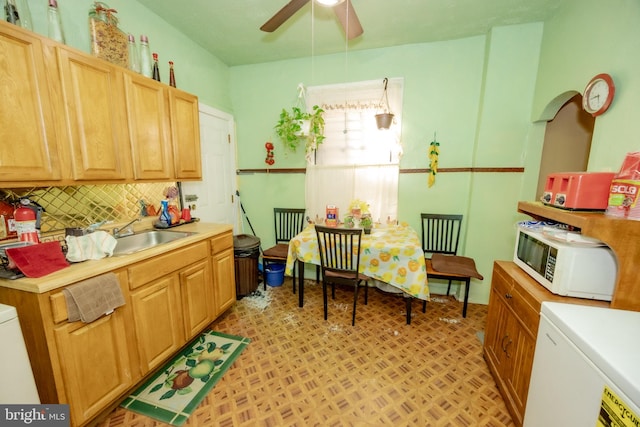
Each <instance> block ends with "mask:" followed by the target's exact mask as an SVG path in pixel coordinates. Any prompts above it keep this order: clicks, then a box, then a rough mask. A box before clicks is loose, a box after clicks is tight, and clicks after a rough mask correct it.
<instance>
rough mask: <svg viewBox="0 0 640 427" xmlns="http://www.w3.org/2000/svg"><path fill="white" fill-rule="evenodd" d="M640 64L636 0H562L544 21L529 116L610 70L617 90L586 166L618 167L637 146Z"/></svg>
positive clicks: (535, 116)
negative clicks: (558, 97) (559, 7)
mask: <svg viewBox="0 0 640 427" xmlns="http://www.w3.org/2000/svg"><path fill="white" fill-rule="evenodd" d="M639 69H640V2H638V1H637V0H607V1H606V2H603V1H599V0H570V1H567V2H565V3H563V5H562V8H561V9H560V10H559V11H558V13H556V14H555V15H554V17H553V19H551V20H550V21H549V22H547V23H546V24H545V29H544V37H543V40H542V52H541V55H540V68H539V70H538V82H537V85H536V95H535V100H534V106H533V111H532V113H533V114H532V119H533V120H539V119H541V118H542V119H548V118H549V115H550V114H551V115H553V114H555V112H556V110H557V109H555V110H554V109H547V106H548V104H549V103H550V102H551V101H552V100H553V99H554V98H555V97H556V96H558V95H561V94H563V93H566V92H574V93H575V92H579V93H582V92H583V90H584V87H585V86H586V84H587V83H588V82H589V80H590V79H591V78H592V77H593V76H595V75H596V74H599V73H609V74H610V75H611V76H612V77H613V80H614V82H615V85H616V96H615V99H614V101H613V103H612V104H611V107H610V108H609V110H608V111H607V112H606V113H605V114H604V115H602V116H599V117H598V118H597V119H596V122H595V127H594V133H593V141H592V147H591V156H590V158H589V166H588V169H589V170H591V171H617V170H618V169H619V168H620V165H621V164H622V161H623V159H624V156H625V154H626V153H627V152H631V151H638V149H639V148H640V144H639V143H638V137H639V135H640V121H639V120H638V113H639V112H640V109H639V108H638V105H637V103H636V101H637V100H638V99H639V98H640V79H639V78H638V70H639ZM546 110H548V111H546ZM534 191H535V190H534Z"/></svg>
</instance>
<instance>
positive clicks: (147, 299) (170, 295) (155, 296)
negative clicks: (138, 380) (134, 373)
mask: <svg viewBox="0 0 640 427" xmlns="http://www.w3.org/2000/svg"><path fill="white" fill-rule="evenodd" d="M131 305H132V311H133V318H134V323H135V331H136V344H137V346H138V353H139V356H140V369H141V371H142V375H144V374H146V373H147V372H149V371H151V370H152V369H154V368H155V367H157V366H158V365H160V364H161V363H163V362H164V361H165V360H167V359H168V358H169V357H170V356H171V355H173V354H174V353H175V352H176V351H177V350H178V349H180V347H181V346H182V344H183V343H184V340H183V337H184V334H183V332H182V326H181V325H182V316H181V307H180V291H179V288H178V277H177V275H175V274H173V275H170V276H167V277H163V278H162V279H158V280H156V281H154V282H151V283H150V284H148V285H145V286H143V287H141V288H140V289H139V290H137V291H135V292H133V293H132V294H131Z"/></svg>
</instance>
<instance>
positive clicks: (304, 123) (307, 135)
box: [275, 105, 325, 154]
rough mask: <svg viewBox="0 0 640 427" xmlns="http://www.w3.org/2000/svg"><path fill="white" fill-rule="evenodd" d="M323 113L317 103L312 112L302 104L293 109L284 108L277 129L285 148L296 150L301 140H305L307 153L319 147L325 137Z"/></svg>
mask: <svg viewBox="0 0 640 427" xmlns="http://www.w3.org/2000/svg"><path fill="white" fill-rule="evenodd" d="M323 113H324V110H323V109H322V108H320V107H319V106H317V105H314V106H313V111H312V112H311V113H308V112H306V111H304V110H303V109H302V107H300V106H294V107H292V108H291V111H287V110H286V109H284V108H283V109H282V112H281V113H280V119H279V120H278V123H277V124H276V126H275V130H276V134H277V135H278V137H279V138H280V140H282V143H283V144H284V146H285V148H287V149H288V150H290V151H292V152H296V150H297V149H298V146H299V145H300V143H301V142H304V146H305V151H306V153H307V154H309V153H310V152H312V151H313V150H315V149H316V148H318V144H321V143H322V141H323V140H324V138H325V136H324V116H323Z"/></svg>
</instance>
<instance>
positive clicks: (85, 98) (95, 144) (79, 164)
mask: <svg viewBox="0 0 640 427" xmlns="http://www.w3.org/2000/svg"><path fill="white" fill-rule="evenodd" d="M57 51H58V63H59V67H60V74H61V80H62V96H63V98H64V103H65V106H66V108H65V112H64V113H65V118H66V129H67V134H68V135H67V136H68V138H69V144H70V150H71V163H72V173H73V179H75V180H122V179H125V178H127V177H128V176H129V175H130V173H129V169H130V155H129V152H130V148H129V141H128V138H129V135H128V131H127V121H126V115H125V108H126V103H125V101H124V85H123V73H122V71H120V70H118V69H117V68H116V67H115V66H112V65H111V64H109V63H107V62H105V61H102V60H98V59H95V58H88V57H86V56H85V55H82V54H80V53H78V52H75V51H72V50H67V49H65V48H58V49H57Z"/></svg>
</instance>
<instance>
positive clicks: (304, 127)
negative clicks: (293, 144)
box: [296, 120, 311, 137]
mask: <svg viewBox="0 0 640 427" xmlns="http://www.w3.org/2000/svg"><path fill="white" fill-rule="evenodd" d="M298 123H300V130H299V131H298V132H296V135H298V136H300V137H303V136H307V135H309V130H310V129H311V121H310V120H300V121H298Z"/></svg>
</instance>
